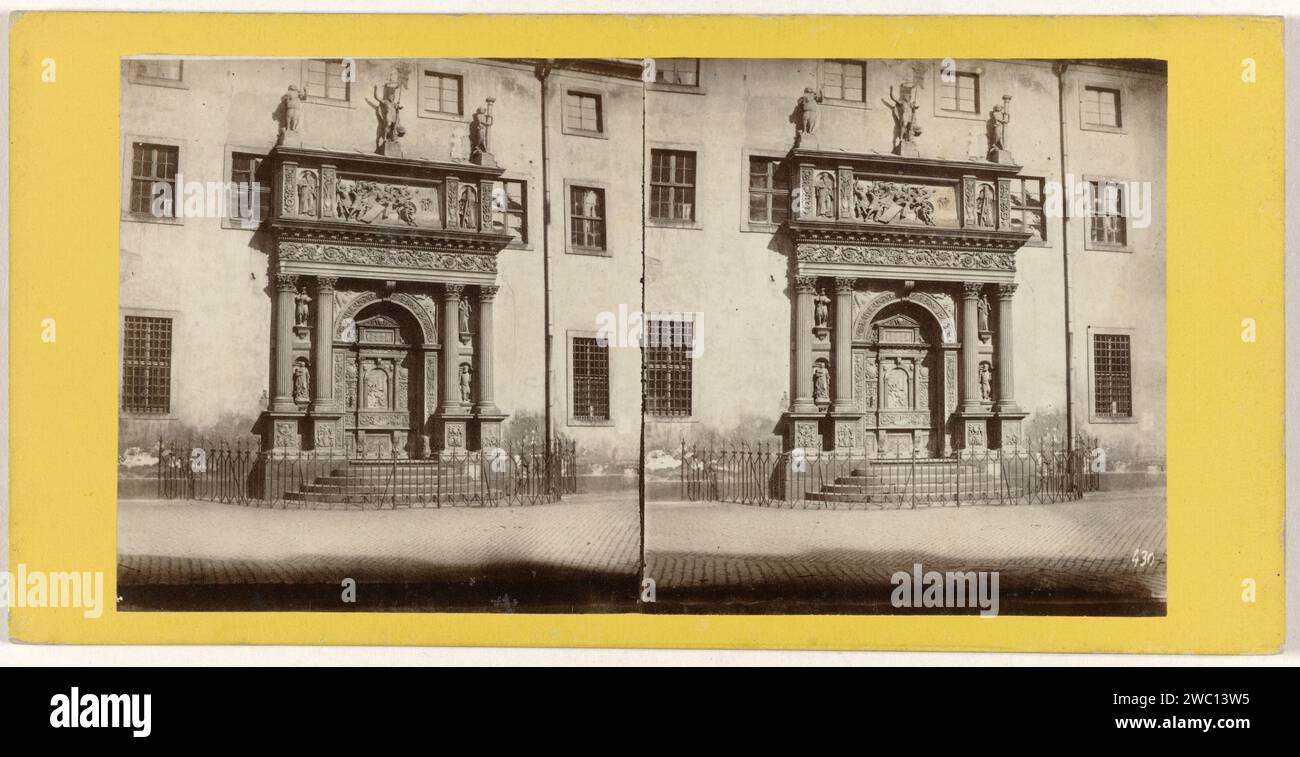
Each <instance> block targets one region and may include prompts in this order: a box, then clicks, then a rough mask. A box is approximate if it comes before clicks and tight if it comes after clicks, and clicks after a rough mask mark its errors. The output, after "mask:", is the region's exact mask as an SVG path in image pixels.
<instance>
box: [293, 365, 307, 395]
mask: <svg viewBox="0 0 1300 757" xmlns="http://www.w3.org/2000/svg"><path fill="white" fill-rule="evenodd" d="M307 380H308V372H307V366H305V365H303V364H302V363H298V364H297V365H295V366H294V367H293V401H294V402H306V401H307V400H308V399H309V398H310V395H309V392H308V389H307Z"/></svg>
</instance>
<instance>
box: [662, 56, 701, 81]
mask: <svg viewBox="0 0 1300 757" xmlns="http://www.w3.org/2000/svg"><path fill="white" fill-rule="evenodd" d="M655 82H656V83H659V84H676V85H677V86H680V87H698V86H700V59H699V58H655Z"/></svg>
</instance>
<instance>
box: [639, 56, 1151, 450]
mask: <svg viewBox="0 0 1300 757" xmlns="http://www.w3.org/2000/svg"><path fill="white" fill-rule="evenodd" d="M657 78H658V81H657V82H656V83H655V84H652V85H649V86H648V87H647V93H646V98H647V99H646V103H647V104H646V156H645V159H646V161H647V165H648V166H649V170H647V172H646V176H647V178H646V187H645V191H646V194H647V203H646V211H645V218H644V221H645V224H646V309H647V311H648V313H649V317H650V319H651V321H650V323H649V327H648V331H649V336H650V339H651V343H650V344H649V345H648V347H647V350H646V391H647V398H646V409H647V416H646V424H647V426H646V434H647V448H648V449H651V450H654V449H665V450H672V449H675V448H676V446H677V445H678V444H679V443H680V440H682V439H686V440H692V439H694V440H709V439H729V440H733V439H743V440H747V441H763V440H773V441H775V440H776V439H777V438H780V439H781V440H782V441H783V444H784V446H785V447H786V448H787V449H789V448H801V449H805V450H850V451H853V452H862V453H867V454H875V455H885V456H893V455H901V456H904V457H906V456H910V455H913V454H916V455H919V456H946V455H951V454H954V453H955V452H957V451H960V450H962V449H966V448H974V449H995V448H999V447H1003V446H1013V447H1016V446H1029V445H1033V446H1037V445H1038V444H1040V443H1045V442H1049V441H1050V442H1053V443H1057V444H1059V443H1061V442H1063V441H1064V439H1065V438H1066V437H1067V436H1072V437H1079V436H1086V437H1089V438H1095V439H1096V440H1097V441H1098V442H1099V443H1100V445H1101V446H1102V447H1103V448H1105V449H1106V450H1107V453H1108V456H1109V457H1110V459H1111V460H1112V461H1113V462H1115V463H1119V464H1121V465H1124V464H1129V463H1130V462H1131V463H1135V464H1136V463H1142V462H1148V463H1149V462H1150V461H1152V460H1159V461H1161V463H1162V462H1163V456H1164V438H1165V436H1164V434H1165V431H1164V418H1165V371H1164V354H1165V325H1164V324H1165V292H1164V270H1165V266H1164V246H1165V241H1164V240H1165V232H1164V226H1163V219H1164V189H1163V187H1164V172H1165V113H1166V108H1165V98H1166V89H1165V73H1164V67H1163V64H1161V63H1159V62H1153V61H1110V62H1101V61H1034V60H1024V61H1019V60H1018V61H995V60H988V61H979V60H963V61H952V60H948V61H937V60H678V61H671V62H667V65H664V66H661V67H660V71H659V75H658V77H657ZM800 93H803V94H802V95H801V94H800ZM657 311H658V312H663V313H667V314H669V315H667V316H665V318H664V322H663V323H659V324H656V323H655V321H654V318H655V313H656V312H657ZM682 314H689V315H685V316H684V315H682ZM682 321H686V323H685V324H683V323H682ZM656 336H658V337H661V339H660V341H658V342H657V343H656V342H655V338H656Z"/></svg>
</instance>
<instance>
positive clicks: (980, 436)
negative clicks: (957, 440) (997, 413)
mask: <svg viewBox="0 0 1300 757" xmlns="http://www.w3.org/2000/svg"><path fill="white" fill-rule="evenodd" d="M991 418H992V414H991V413H962V414H961V416H960V417H959V418H958V419H957V424H958V425H957V428H958V430H959V432H960V434H961V454H963V455H972V454H979V453H983V452H987V451H988V450H989V425H990V423H989V420H990V419H991Z"/></svg>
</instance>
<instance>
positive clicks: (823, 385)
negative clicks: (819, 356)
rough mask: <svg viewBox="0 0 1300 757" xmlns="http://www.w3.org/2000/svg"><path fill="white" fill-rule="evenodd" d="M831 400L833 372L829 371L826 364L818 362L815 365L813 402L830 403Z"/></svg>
mask: <svg viewBox="0 0 1300 757" xmlns="http://www.w3.org/2000/svg"><path fill="white" fill-rule="evenodd" d="M830 400H831V372H830V371H829V370H827V368H826V363H825V362H824V361H821V360H818V361H817V362H816V363H814V364H813V401H814V402H830Z"/></svg>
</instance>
